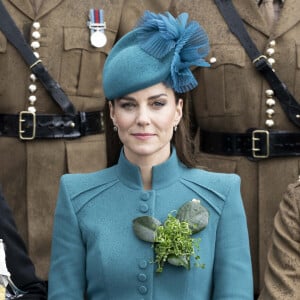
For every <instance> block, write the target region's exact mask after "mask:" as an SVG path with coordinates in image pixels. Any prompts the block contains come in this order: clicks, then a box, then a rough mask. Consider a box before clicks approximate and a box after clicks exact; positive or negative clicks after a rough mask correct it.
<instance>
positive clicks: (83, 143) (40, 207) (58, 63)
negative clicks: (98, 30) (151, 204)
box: [0, 0, 167, 278]
mask: <svg viewBox="0 0 300 300" xmlns="http://www.w3.org/2000/svg"><path fill="white" fill-rule="evenodd" d="M148 2H149V1H143V0H111V1H105V0H85V1H74V0H51V1H43V3H42V5H41V7H40V10H39V11H38V12H37V14H35V12H34V8H33V7H32V4H31V3H32V2H31V1H30V0H24V1H19V0H4V1H3V3H4V5H5V6H6V8H7V10H8V11H9V12H10V14H11V16H12V17H13V19H14V20H15V22H16V24H17V26H18V27H19V29H20V30H21V31H22V33H23V34H24V35H25V37H26V38H27V40H28V41H29V42H30V43H31V42H32V41H33V40H34V38H33V37H32V36H31V34H32V32H33V27H32V25H33V22H35V21H37V22H39V23H40V26H41V27H40V29H39V32H40V34H41V37H40V39H39V42H40V48H39V49H37V51H38V53H39V54H40V59H41V60H42V61H43V64H44V65H45V66H46V67H47V69H48V71H49V72H50V74H51V75H52V76H53V78H54V79H55V80H56V81H58V82H59V84H60V85H61V86H62V88H63V90H64V91H65V92H66V94H67V95H68V96H69V98H70V100H71V101H72V102H73V104H74V105H75V107H76V108H77V110H78V111H86V112H87V111H97V110H102V109H103V106H104V101H105V100H104V95H103V92H102V85H101V82H102V80H101V79H102V74H101V71H102V67H103V64H104V61H105V58H106V56H107V54H108V53H109V51H110V49H111V47H112V45H113V44H114V42H115V41H116V40H117V38H118V37H119V36H121V35H123V34H124V33H125V32H127V31H128V30H130V29H131V28H132V27H133V26H134V25H135V24H136V21H137V19H138V18H139V17H140V16H141V15H142V13H143V11H144V9H146V8H147V9H153V10H158V11H160V10H163V9H164V8H163V7H162V6H160V5H159V4H156V5H154V4H153V5H152V4H149V3H148ZM164 5H167V2H166V3H165V4H164ZM90 8H95V9H103V10H104V21H105V22H106V27H107V29H106V30H105V33H106V36H107V44H106V45H105V46H104V47H102V48H95V47H92V46H91V44H90V41H89V38H90V30H89V29H88V27H87V21H88V20H89V9H90ZM30 83H31V81H30V71H29V69H28V67H27V66H26V64H25V63H24V61H23V59H22V58H21V57H20V54H19V53H18V52H17V51H16V50H15V49H14V48H13V46H12V45H11V44H10V43H9V42H8V41H7V40H6V38H5V36H4V35H3V34H2V33H1V32H0V113H8V114H16V113H18V112H20V111H23V110H27V107H28V97H29V95H30V94H29V90H28V86H29V84H30ZM35 95H36V96H37V101H36V109H37V113H48V114H49V113H54V114H61V113H62V111H61V110H60V108H59V107H58V106H57V105H56V104H55V103H54V101H53V100H52V98H50V96H49V95H48V94H47V92H46V91H45V89H44V88H43V87H42V86H41V84H40V83H39V82H37V91H36V92H35ZM104 140H105V139H104V135H103V134H102V135H100V134H97V135H90V136H86V137H83V138H80V139H75V140H66V139H60V140H33V141H27V142H24V141H20V140H19V139H18V138H11V137H0V153H1V167H0V182H1V184H2V186H3V192H4V194H5V195H6V197H7V200H8V202H9V204H10V206H11V208H12V210H13V212H14V216H15V219H16V223H17V225H18V228H19V230H20V233H21V235H22V237H23V238H24V240H25V241H26V244H27V246H28V250H29V254H30V255H31V258H32V259H33V261H34V263H35V265H36V268H37V272H38V275H40V276H42V277H43V278H46V277H47V272H48V265H49V255H50V242H51V233H52V218H53V211H54V207H55V203H56V197H57V192H58V182H59V178H60V176H61V175H62V174H64V173H75V172H90V171H95V170H98V169H101V168H103V167H105V166H106V155H105V141H104Z"/></svg>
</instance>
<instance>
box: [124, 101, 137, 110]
mask: <svg viewBox="0 0 300 300" xmlns="http://www.w3.org/2000/svg"><path fill="white" fill-rule="evenodd" d="M135 106H136V105H135V103H132V102H122V103H121V107H122V108H124V109H132V108H134V107H135Z"/></svg>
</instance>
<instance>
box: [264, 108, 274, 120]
mask: <svg viewBox="0 0 300 300" xmlns="http://www.w3.org/2000/svg"><path fill="white" fill-rule="evenodd" d="M274 113H275V111H274V109H272V108H269V109H267V110H266V114H267V116H268V118H272V117H273V115H274Z"/></svg>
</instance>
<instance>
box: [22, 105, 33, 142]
mask: <svg viewBox="0 0 300 300" xmlns="http://www.w3.org/2000/svg"><path fill="white" fill-rule="evenodd" d="M26 116H29V117H31V118H32V130H31V134H28V132H27V130H26V129H25V128H24V122H26V119H25V118H24V117H26ZM35 132H36V115H35V113H34V112H30V111H21V112H20V113H19V138H20V139H21V140H33V139H34V138H35ZM25 134H27V135H25Z"/></svg>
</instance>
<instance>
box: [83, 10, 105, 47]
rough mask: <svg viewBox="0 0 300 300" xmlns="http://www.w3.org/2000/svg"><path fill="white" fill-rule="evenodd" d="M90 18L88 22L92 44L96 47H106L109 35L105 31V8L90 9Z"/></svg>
mask: <svg viewBox="0 0 300 300" xmlns="http://www.w3.org/2000/svg"><path fill="white" fill-rule="evenodd" d="M89 18H90V21H88V22H87V26H88V27H89V29H90V42H91V45H92V46H93V47H95V48H101V47H104V46H105V45H106V43H107V37H106V35H105V32H104V30H105V29H106V23H105V22H104V12H103V9H90V14H89Z"/></svg>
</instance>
